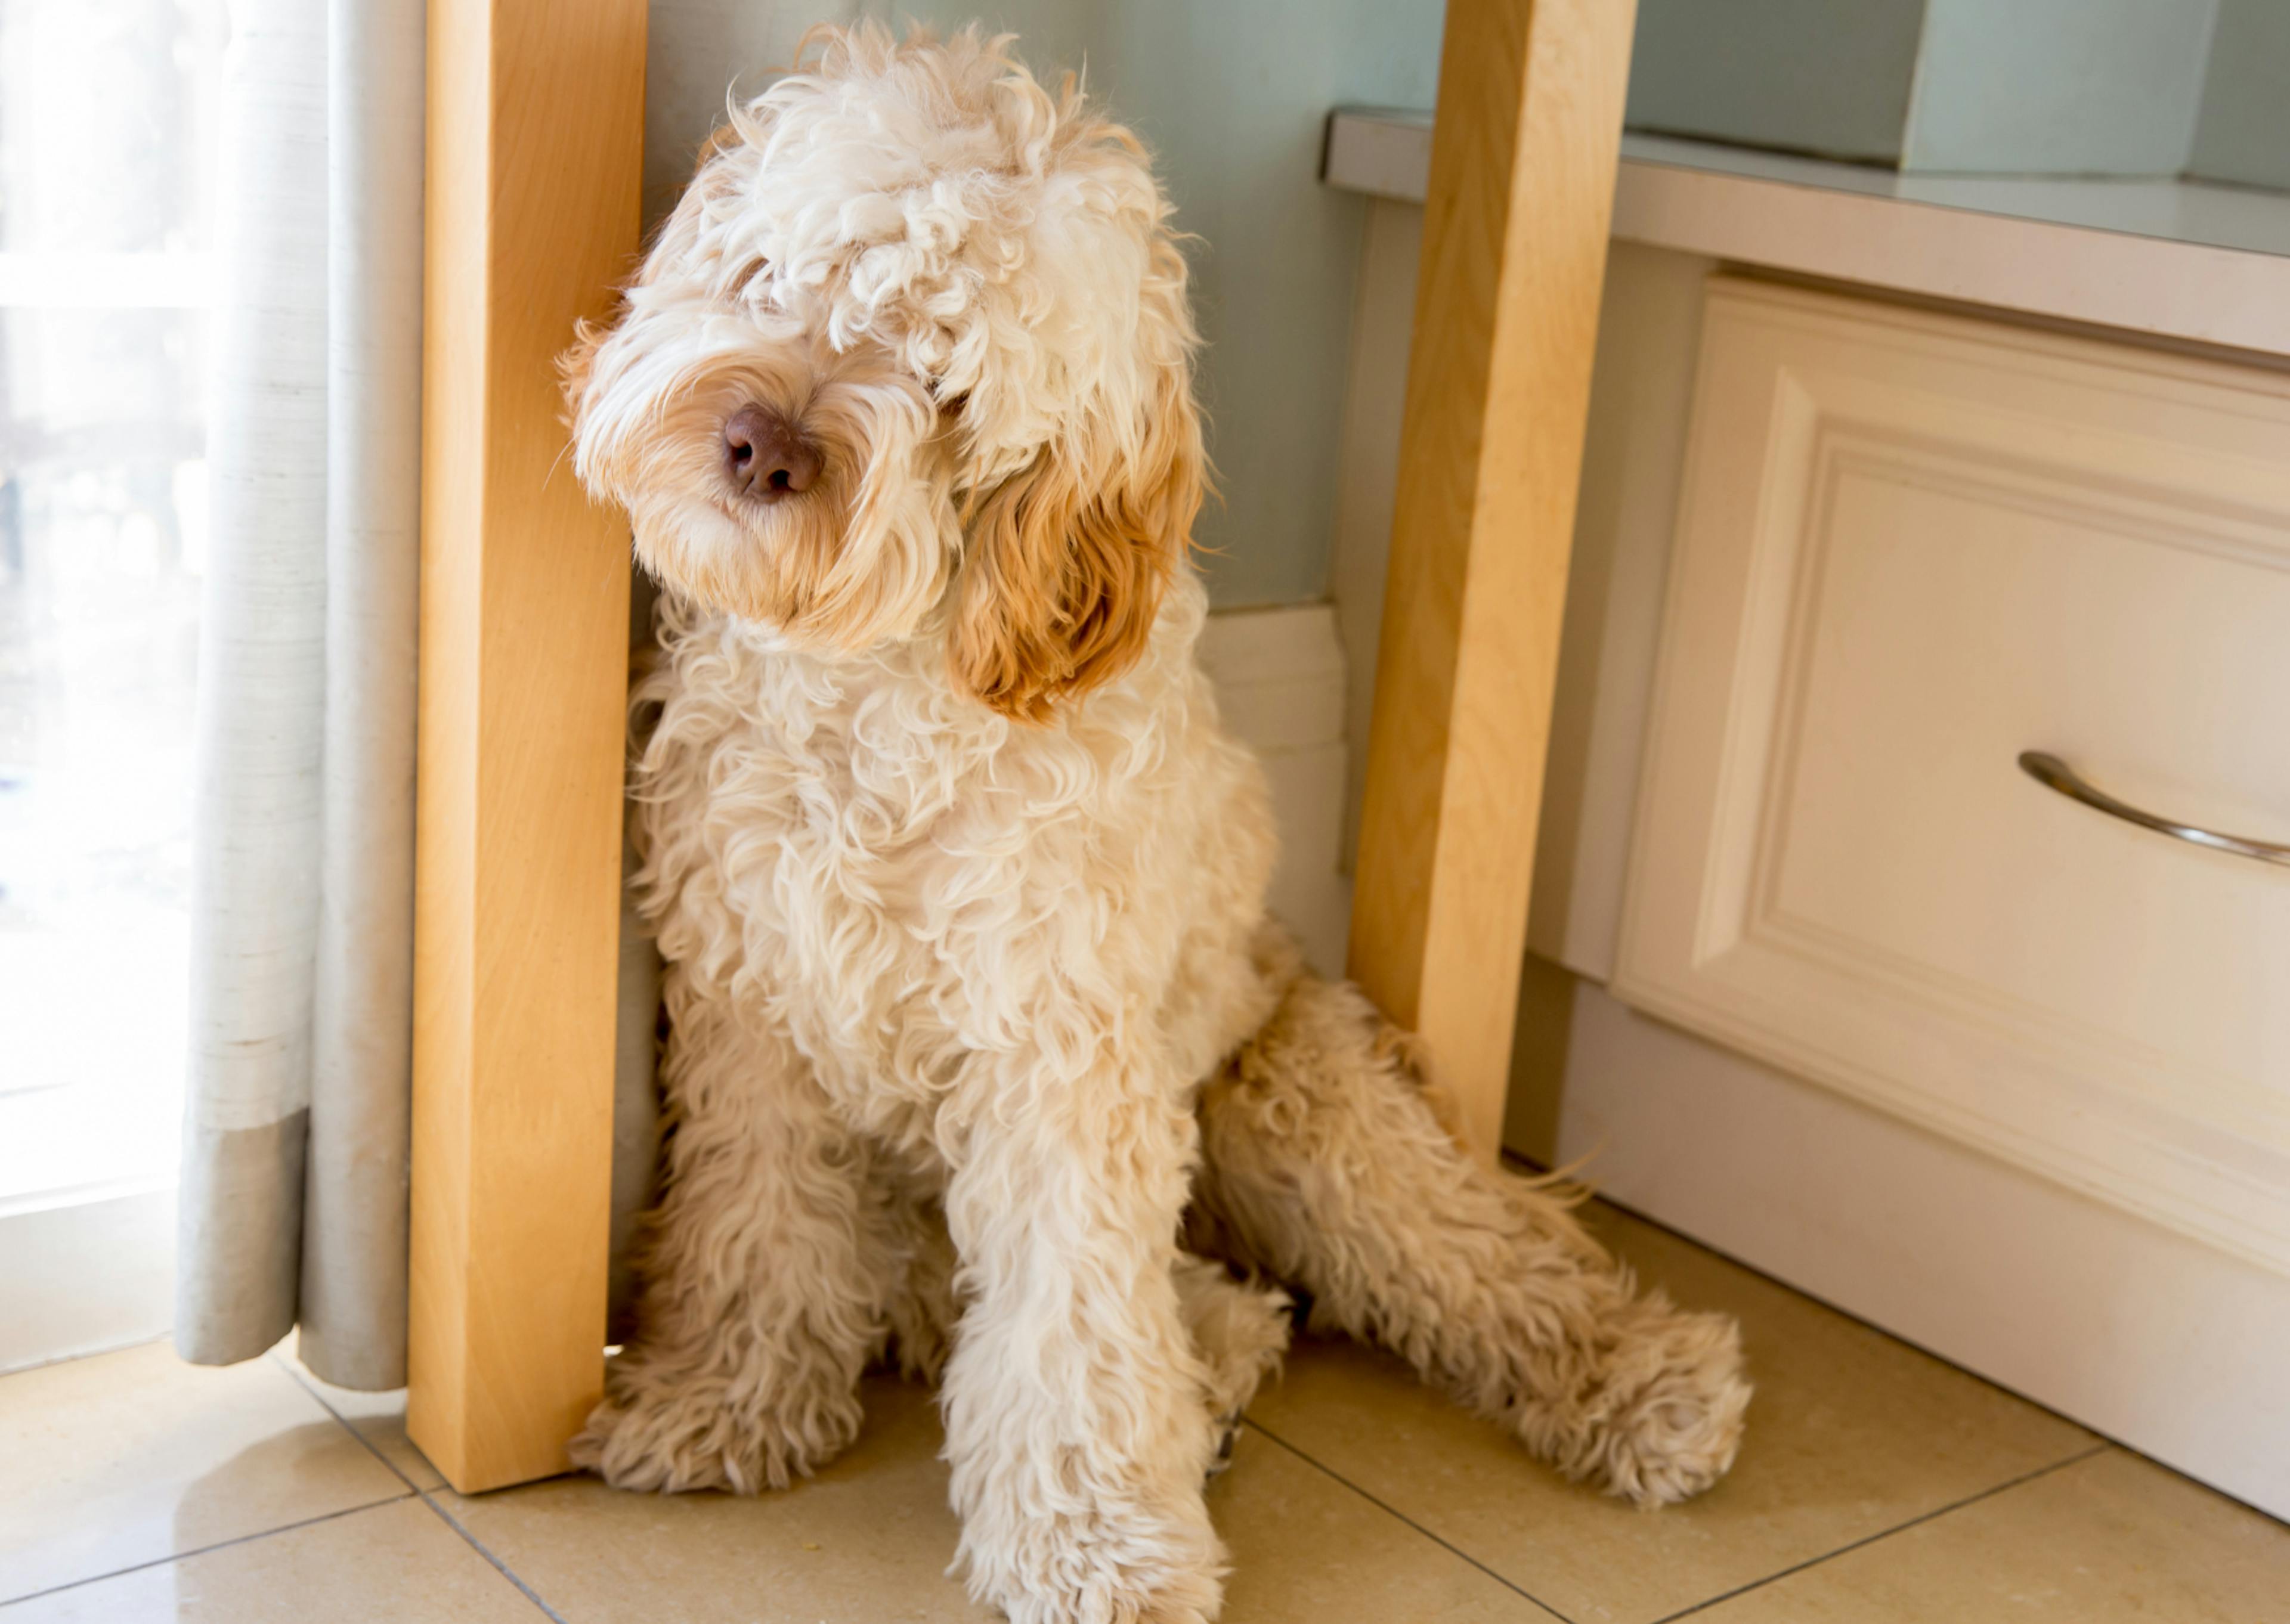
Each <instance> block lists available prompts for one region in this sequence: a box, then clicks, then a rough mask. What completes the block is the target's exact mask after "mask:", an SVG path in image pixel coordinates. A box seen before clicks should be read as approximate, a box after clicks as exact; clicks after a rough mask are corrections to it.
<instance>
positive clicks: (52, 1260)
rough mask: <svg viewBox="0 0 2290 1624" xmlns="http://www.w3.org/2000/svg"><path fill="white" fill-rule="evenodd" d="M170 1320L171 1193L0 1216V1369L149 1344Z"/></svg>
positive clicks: (145, 1192)
mask: <svg viewBox="0 0 2290 1624" xmlns="http://www.w3.org/2000/svg"><path fill="white" fill-rule="evenodd" d="M174 1317H175V1190H174V1187H173V1186H172V1185H166V1186H164V1187H161V1188H145V1189H138V1190H131V1191H127V1192H124V1193H122V1194H117V1195H113V1196H104V1197H102V1198H100V1199H98V1200H94V1201H84V1202H76V1203H71V1204H64V1205H58V1206H48V1207H36V1208H33V1209H31V1210H29V1211H25V1212H8V1213H5V1214H0V1374H4V1373H5V1372H9V1371H15V1370H25V1369H28V1368H29V1367H31V1366H32V1365H35V1364H53V1363H54V1362H55V1361H56V1360H58V1359H74V1358H77V1357H79V1356H81V1355H83V1354H92V1353H101V1352H103V1351H104V1350H105V1349H107V1348H124V1347H125V1346H127V1345H128V1344H129V1343H131V1342H148V1341H149V1340H151V1339H152V1338H153V1337H156V1336H162V1335H164V1334H165V1332H167V1330H168V1328H169V1327H170V1326H171V1325H172V1324H174Z"/></svg>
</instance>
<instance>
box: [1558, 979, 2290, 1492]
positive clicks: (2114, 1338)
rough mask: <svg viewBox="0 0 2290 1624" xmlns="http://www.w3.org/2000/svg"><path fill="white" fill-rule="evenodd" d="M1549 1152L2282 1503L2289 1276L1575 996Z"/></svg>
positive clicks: (1943, 1347) (1886, 1320)
mask: <svg viewBox="0 0 2290 1624" xmlns="http://www.w3.org/2000/svg"><path fill="white" fill-rule="evenodd" d="M1557 1154H1558V1157H1559V1159H1560V1160H1561V1161H1563V1162H1572V1161H1573V1160H1574V1159H1575V1158H1577V1157H1580V1156H1586V1155H1587V1156H1589V1157H1590V1158H1591V1159H1590V1161H1589V1167H1588V1169H1587V1172H1588V1176H1589V1179H1590V1180H1591V1181H1592V1182H1593V1183H1595V1184H1596V1185H1597V1186H1598V1187H1599V1188H1601V1189H1602V1190H1604V1191H1605V1193H1607V1194H1609V1195H1611V1196H1613V1198H1614V1199H1615V1200H1617V1201H1619V1202H1621V1204H1623V1205H1625V1206H1629V1207H1632V1208H1635V1209H1637V1211H1639V1212H1644V1213H1645V1214H1646V1215H1647V1216H1648V1217H1651V1218H1653V1219H1656V1220H1659V1221H1661V1222H1662V1223H1665V1224H1668V1225H1669V1226H1671V1227H1672V1228H1677V1229H1679V1230H1682V1231H1684V1232H1685V1234H1688V1235H1690V1236H1693V1237H1694V1238H1695V1239H1696V1240H1699V1241H1701V1242H1703V1243H1705V1244H1709V1245H1711V1246H1714V1247H1716V1248H1717V1249H1718V1250H1719V1251H1721V1252H1727V1253H1729V1254H1731V1255H1732V1256H1734V1257H1736V1258H1739V1259H1741V1260H1742V1261H1743V1262H1745V1263H1748V1264H1750V1266H1751V1267H1753V1268H1758V1269H1762V1270H1763V1271H1765V1272H1766V1273H1767V1274H1769V1275H1772V1276H1775V1277H1776V1278H1778V1279H1781V1280H1784V1281H1786V1282H1788V1283H1789V1284H1791V1285H1793V1286H1796V1287H1797V1288H1798V1289H1799V1290H1800V1291H1803V1292H1808V1293H1809V1294H1811V1295H1813V1296H1814V1297H1818V1298H1820V1299H1822V1300H1824V1301H1827V1302H1830V1303H1834V1304H1836V1305H1837V1306H1838V1308H1843V1309H1845V1310H1846V1312H1847V1313H1850V1314H1854V1315H1857V1316H1861V1317H1862V1318H1863V1319H1866V1320H1869V1321H1870V1322H1871V1323H1873V1324H1878V1325H1880V1326H1882V1327H1884V1329H1886V1331H1889V1332H1892V1333H1893V1334H1894V1335H1895V1336H1899V1337H1902V1338H1904V1339H1906V1340H1909V1341H1911V1342H1914V1343H1916V1344H1917V1345H1918V1346H1919V1347H1922V1348H1928V1349H1930V1350H1931V1351H1932V1352H1934V1353H1935V1354H1938V1355H1940V1356H1942V1358H1945V1359H1948V1360H1950V1361H1952V1362H1953V1363H1955V1364H1961V1365H1963V1366H1964V1367H1966V1369H1967V1370H1972V1371H1974V1372H1978V1373H1979V1374H1981V1375H1982V1376H1985V1377H1987V1378H1988V1379H1989V1380H1992V1381H1995V1382H1997V1383H1998V1384H1999V1385H2000V1386H2003V1387H2006V1388H2011V1389H2012V1390H2014V1392H2018V1393H2022V1394H2025V1395H2026V1396H2028V1397H2030V1398H2032V1399H2035V1400H2036V1401H2037V1402H2038V1403H2039V1404H2047V1405H2049V1406H2050V1407H2051V1408H2053V1409H2054V1410H2057V1411H2059V1412H2062V1414H2064V1415H2067V1416H2069V1417H2070V1418H2072V1419H2074V1420H2078V1421H2081V1422H2083V1423H2084V1424H2085V1425H2086V1426H2089V1427H2092V1428H2096V1429H2097V1430H2099V1431H2101V1432H2103V1433H2105V1434H2107V1435H2108V1436H2111V1437H2114V1438H2117V1439H2118V1440H2120V1441H2121V1442H2123V1443H2125V1444H2130V1445H2131V1446H2132V1447H2133V1448H2134V1449H2137V1450H2141V1451H2142V1452H2145V1453H2147V1454H2150V1455H2152V1456H2153V1457H2155V1458H2156V1459H2157V1460H2161V1461H2163V1462H2164V1463H2165V1464H2166V1465H2169V1466H2173V1467H2175V1468H2178V1469H2179V1470H2181V1471H2182V1472H2185V1473H2187V1474H2188V1475H2189V1476H2193V1477H2198V1478H2200V1479H2201V1480H2202V1481H2204V1482H2206V1483H2208V1484H2213V1485H2214V1486H2215V1487H2217V1488H2219V1489H2222V1490H2224V1491H2225V1492H2227V1493H2229V1494H2232V1495H2235V1496H2237V1497H2238V1498H2239V1499H2242V1500H2247V1501H2249V1502H2250V1503H2251V1504H2252V1505H2254V1506H2256V1507H2258V1508H2261V1509H2262V1510H2265V1511H2269V1512H2271V1513H2272V1514H2273V1515H2274V1516H2290V1383H2285V1382H2284V1381H2283V1380H2282V1372H2283V1358H2284V1352H2283V1350H2284V1349H2285V1348H2290V1278H2286V1277H2285V1276H2280V1275H2278V1274H2275V1273H2273V1272H2271V1271H2270V1270H2267V1269H2263V1268H2258V1267H2256V1266H2254V1265H2253V1264H2250V1263H2246V1262H2243V1261H2241V1260H2238V1259H2235V1258H2231V1257H2229V1256H2227V1255H2226V1254H2225V1253H2223V1252H2216V1251H2214V1250H2212V1249H2210V1248H2208V1247H2206V1246H2203V1245H2200V1244H2198V1243H2196V1242H2194V1241H2191V1240H2189V1239H2186V1238H2184V1237H2183V1236H2179V1235H2177V1234H2174V1232H2172V1231H2170V1230H2167V1229H2165V1228H2160V1227H2159V1226H2158V1225H2155V1224H2151V1223H2149V1222H2146V1221H2145V1220H2142V1219H2139V1218H2136V1217H2134V1216H2133V1215H2131V1214H2130V1213H2127V1212H2122V1211H2121V1210H2119V1209H2118V1208H2116V1207H2112V1206H2108V1205H2103V1204H2100V1203H2098V1202H2094V1201H2092V1200H2090V1199H2088V1198H2086V1197H2085V1196H2078V1195H2077V1194H2076V1193H2074V1192H2073V1191H2071V1190H2069V1189H2067V1188H2064V1187H2062V1186H2060V1185H2057V1184H2054V1183H2052V1182H2051V1181H2050V1180H2046V1179H2043V1178H2039V1177H2038V1176H2036V1175H2035V1174H2032V1173H2030V1172H2023V1171H2022V1170H2021V1169H2019V1168H2016V1167H2013V1166H2009V1165H2007V1164H2005V1163H2003V1162H2000V1161H1997V1160H1994V1159H1993V1158H1991V1157H1989V1156H1983V1155H1982V1154H1981V1153H1980V1152H1978V1151H1976V1150H1974V1149H1971V1148H1968V1147H1966V1146H1964V1145H1961V1144H1959V1143H1957V1142H1956V1141H1954V1140H1943V1139H1942V1138H1940V1137H1938V1136H1937V1135H1934V1134H1931V1133H1927V1132H1924V1131H1923V1130H1921V1129H1918V1128H1916V1127H1912V1126H1910V1124H1907V1123H1906V1122H1903V1121H1902V1120H1900V1119H1899V1118H1896V1117H1894V1116H1888V1115H1886V1114H1884V1113H1882V1112H1879V1111H1876V1110H1873V1109H1870V1108H1868V1107H1865V1106H1862V1105H1859V1104H1857V1103H1855V1102H1854V1101H1853V1100H1849V1099H1847V1098H1846V1097H1845V1096H1844V1095H1842V1094H1839V1093H1838V1092H1835V1091H1833V1090H1830V1089H1827V1088H1823V1087H1822V1086H1821V1085H1819V1084H1813V1083H1806V1082H1802V1081H1799V1080H1798V1079H1797V1078H1794V1077H1791V1076H1786V1075H1784V1074H1782V1073H1781V1072H1779V1071H1775V1070H1774V1069H1773V1068H1770V1067H1766V1066H1764V1065H1761V1064H1759V1063H1758V1062H1757V1061H1755V1060H1750V1059H1747V1058H1745V1057H1743V1056H1741V1055H1737V1054H1734V1053H1733V1052H1730V1051H1728V1050H1725V1049H1720V1048H1718V1047H1716V1046H1715V1045H1713V1044H1706V1043H1703V1042H1702V1041H1701V1040H1700V1039H1698V1038H1695V1037H1693V1036H1688V1035H1687V1034H1685V1033H1684V1032H1681V1031H1678V1030H1677V1029H1676V1028H1671V1027H1668V1026H1664V1025H1662V1024H1661V1022H1659V1021H1655V1020H1649V1019H1647V1018H1646V1017H1645V1016H1642V1015H1639V1014H1637V1013H1635V1012H1632V1011H1630V1010H1629V1009H1628V1008H1626V1007H1624V1006H1623V1005H1622V1004H1620V1003H1618V1002H1616V1001H1615V1000H1614V999H1613V998H1612V997H1610V996H1607V994H1606V993H1605V991H1604V990H1603V989H1602V988H1599V987H1597V985H1596V984H1595V983H1592V982H1589V981H1584V982H1581V983H1580V984H1579V985H1578V986H1577V988H1576V989H1575V996H1574V1007H1573V1021H1572V1030H1571V1033H1570V1035H1569V1039H1568V1044H1567V1057H1566V1080H1565V1098H1564V1102H1563V1104H1562V1106H1561V1108H1560V1114H1559V1124H1558V1146H1557Z"/></svg>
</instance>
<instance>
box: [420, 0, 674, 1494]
mask: <svg viewBox="0 0 2290 1624" xmlns="http://www.w3.org/2000/svg"><path fill="white" fill-rule="evenodd" d="M644 73H645V0H430V4H429V39H428V160H427V171H428V198H427V204H426V214H427V233H428V236H427V242H426V247H425V258H426V270H425V277H424V290H423V292H424V301H425V327H424V334H423V352H424V356H423V380H422V382H423V398H422V480H421V483H422V504H421V656H420V763H419V771H420V787H419V790H418V793H417V830H416V836H415V845H416V852H415V881H414V890H415V916H414V1006H413V1024H414V1045H413V1146H412V1153H413V1166H412V1258H411V1280H410V1288H411V1289H410V1302H409V1316H410V1330H409V1346H408V1354H407V1364H408V1392H407V1399H406V1426H407V1429H408V1431H409V1432H410V1433H411V1434H412V1437H413V1441H414V1442H415V1443H416V1444H420V1447H421V1449H422V1451H423V1452H424V1453H426V1454H427V1455H428V1457H429V1459H430V1460H432V1461H433V1462H434V1463H435V1464H436V1467H437V1468H438V1470H440V1471H441V1472H443V1473H444V1475H445V1477H446V1479H447V1481H449V1482H450V1483H452V1485H453V1486H454V1487H455V1488H456V1489H459V1490H461V1491H462V1492H476V1491H478V1490H482V1489H491V1488H499V1487H500V1486H502V1485H504V1484H512V1483H519V1482H524V1481H526V1480H528V1479H531V1478H534V1477H542V1476H548V1475H550V1474H552V1473H555V1472H561V1471H563V1470H564V1469H565V1468H566V1466H567V1465H568V1464H569V1462H568V1461H567V1460H566V1458H565V1452H564V1445H565V1442H566V1440H567V1439H568V1438H570V1437H571V1436H573V1433H574V1431H576V1430H577V1429H578V1428H579V1427H580V1424H581V1420H583V1419H584V1418H585V1417H586V1416H587V1414H588V1412H589V1409H590V1407H591V1406H593V1405H594V1404H595V1403H596V1401H597V1397H598V1396H599V1394H600V1392H601V1390H602V1385H603V1379H604V1348H605V1252H606V1246H607V1244H608V1243H607V1225H608V1212H609V1210H610V1205H611V1185H612V1119H613V1014H614V997H613V985H614V978H615V973H616V965H617V961H618V941H619V930H620V875H621V782H622V771H621V763H622V759H623V752H624V748H625V746H624V743H623V740H624V737H625V731H626V728H625V716H626V708H627V676H628V594H629V532H628V524H627V521H626V520H625V519H624V518H623V517H622V516H621V515H619V514H618V513H613V512H607V511H605V509H602V508H597V507H594V506H592V505H591V504H590V503H589V501H588V500H586V498H584V497H583V496H582V494H581V490H580V488H579V486H578V484H576V483H575V482H574V481H573V476H572V473H571V470H570V469H569V468H567V467H565V466H564V454H563V453H564V426H563V423H562V421H561V417H562V411H563V408H562V405H561V404H560V401H559V398H558V392H557V385H556V356H557V353H558V352H559V351H561V350H562V349H564V348H565V347H566V345H568V344H569V343H570V342H571V340H572V337H573V326H574V324H575V323H576V322H578V321H579V320H581V318H583V317H588V318H592V319H593V318H596V317H599V316H604V315H605V313H606V311H607V308H608V307H609V304H610V300H611V297H612V291H613V288H614V287H615V286H616V285H617V284H619V283H620V282H621V281H622V280H623V279H624V278H625V277H626V276H628V274H629V269H630V267H631V265H632V263H633V260H634V256H635V253H636V250H637V230H638V214H639V210H640V207H641V204H640V203H639V198H638V188H639V180H640V176H641V172H642V168H643V156H644Z"/></svg>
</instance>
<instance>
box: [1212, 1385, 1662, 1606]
mask: <svg viewBox="0 0 2290 1624" xmlns="http://www.w3.org/2000/svg"><path fill="white" fill-rule="evenodd" d="M1241 1424H1242V1425H1243V1426H1245V1427H1246V1428H1249V1430H1250V1431H1252V1432H1259V1433H1262V1434H1263V1435H1264V1436H1266V1437H1268V1438H1269V1439H1271V1440H1272V1442H1274V1443H1275V1444H1278V1445H1279V1446H1280V1447H1281V1448H1283V1449H1285V1450H1286V1451H1287V1452H1289V1453H1290V1454H1292V1455H1293V1456H1295V1457H1296V1459H1298V1460H1301V1461H1302V1462H1303V1463H1304V1464H1305V1465H1307V1466H1309V1467H1310V1468H1312V1469H1313V1470H1314V1471H1316V1472H1321V1473H1325V1475H1326V1476H1330V1477H1333V1478H1334V1479H1335V1480H1336V1481H1337V1482H1338V1483H1340V1484H1343V1486H1344V1487H1346V1488H1347V1489H1349V1490H1350V1491H1351V1492H1353V1493H1355V1494H1357V1495H1358V1496H1359V1497H1360V1498H1361V1499H1362V1500H1365V1501H1367V1502H1368V1504H1370V1505H1371V1506H1373V1507H1374V1508H1376V1509H1377V1510H1379V1511H1381V1512H1383V1513H1384V1514H1385V1515H1387V1516H1393V1517H1397V1519H1398V1520H1399V1521H1400V1522H1402V1523H1404V1524H1406V1525H1407V1526H1408V1527H1410V1528H1412V1529H1413V1530H1414V1531H1415V1532H1417V1533H1420V1534H1421V1535H1422V1536H1423V1537H1424V1538H1425V1539H1427V1540H1430V1541H1431V1543H1433V1544H1434V1545H1437V1547H1439V1548H1440V1549H1442V1550H1444V1551H1445V1552H1447V1553H1448V1554H1449V1555H1450V1556H1459V1557H1461V1559H1462V1560H1464V1561H1465V1562H1468V1563H1469V1564H1471V1565H1472V1566H1473V1567H1475V1568H1477V1569H1478V1571H1479V1572H1482V1573H1485V1575H1486V1576H1487V1577H1488V1578H1489V1579H1492V1580H1494V1581H1495V1582H1496V1583H1497V1584H1499V1585H1501V1586H1502V1588H1504V1589H1506V1590H1509V1591H1511V1592H1512V1593H1513V1594H1515V1595H1518V1596H1525V1598H1526V1599H1527V1600H1528V1601H1530V1602H1532V1603H1533V1604H1535V1605H1536V1606H1537V1607H1540V1608H1541V1609H1542V1611H1543V1612H1547V1613H1549V1615H1550V1616H1551V1617H1552V1618H1554V1619H1557V1620H1558V1624H1573V1620H1571V1619H1569V1618H1568V1617H1567V1616H1566V1615H1565V1613H1563V1612H1559V1611H1558V1609H1557V1608H1556V1607H1553V1606H1552V1605H1551V1604H1549V1602H1546V1601H1544V1600H1543V1599H1542V1598H1541V1596H1537V1595H1535V1594H1534V1593H1533V1591H1532V1590H1528V1589H1525V1588H1522V1587H1520V1586H1519V1585H1517V1584H1514V1583H1513V1582H1512V1581H1511V1580H1508V1579H1506V1578H1504V1577H1503V1576H1502V1575H1501V1573H1498V1572H1495V1571H1494V1570H1493V1568H1491V1567H1489V1566H1488V1565H1487V1564H1485V1563H1484V1562H1481V1561H1480V1560H1479V1559H1478V1558H1477V1556H1472V1555H1471V1554H1470V1552H1469V1551H1467V1550H1464V1549H1462V1548H1460V1547H1457V1546H1455V1545H1452V1544H1450V1543H1449V1542H1448V1541H1447V1540H1444V1539H1442V1538H1440V1537H1439V1536H1438V1535H1437V1534H1436V1533H1433V1532H1431V1531H1430V1530H1429V1529H1428V1528H1426V1527H1424V1526H1423V1524H1421V1523H1419V1522H1417V1521H1416V1520H1415V1519H1414V1518H1413V1517H1412V1516H1408V1515H1407V1514H1406V1513H1405V1512H1404V1511H1401V1510H1399V1509H1398V1508H1397V1507H1394V1506H1390V1505H1388V1504H1386V1503H1385V1502H1384V1501H1382V1500H1379V1499H1377V1498H1376V1497H1375V1496H1374V1495H1373V1494H1371V1493H1369V1492H1367V1491H1366V1490H1365V1489H1363V1488H1361V1487H1360V1486H1359V1484H1356V1483H1354V1482H1353V1481H1352V1480H1351V1479H1350V1478H1349V1477H1347V1476H1344V1475H1343V1474H1342V1473H1341V1472H1339V1471H1337V1470H1336V1469H1335V1468H1333V1467H1329V1466H1324V1465H1322V1464H1321V1463H1320V1462H1319V1461H1317V1460H1314V1459H1312V1457H1311V1456H1309V1455H1308V1454H1306V1453H1305V1452H1303V1451H1302V1450H1301V1449H1299V1448H1297V1447H1296V1446H1295V1445H1294V1444H1291V1443H1290V1442H1289V1441H1288V1440H1287V1439H1285V1438H1284V1437H1282V1436H1280V1435H1279V1434H1278V1433H1277V1432H1274V1431H1272V1430H1271V1429H1270V1428H1267V1427H1266V1426H1265V1425H1264V1424H1263V1423H1262V1422H1261V1421H1258V1420H1254V1419H1253V1418H1252V1417H1249V1416H1245V1415H1244V1416H1243V1417H1241ZM1665 1624H1667V1621H1666V1620H1665Z"/></svg>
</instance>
